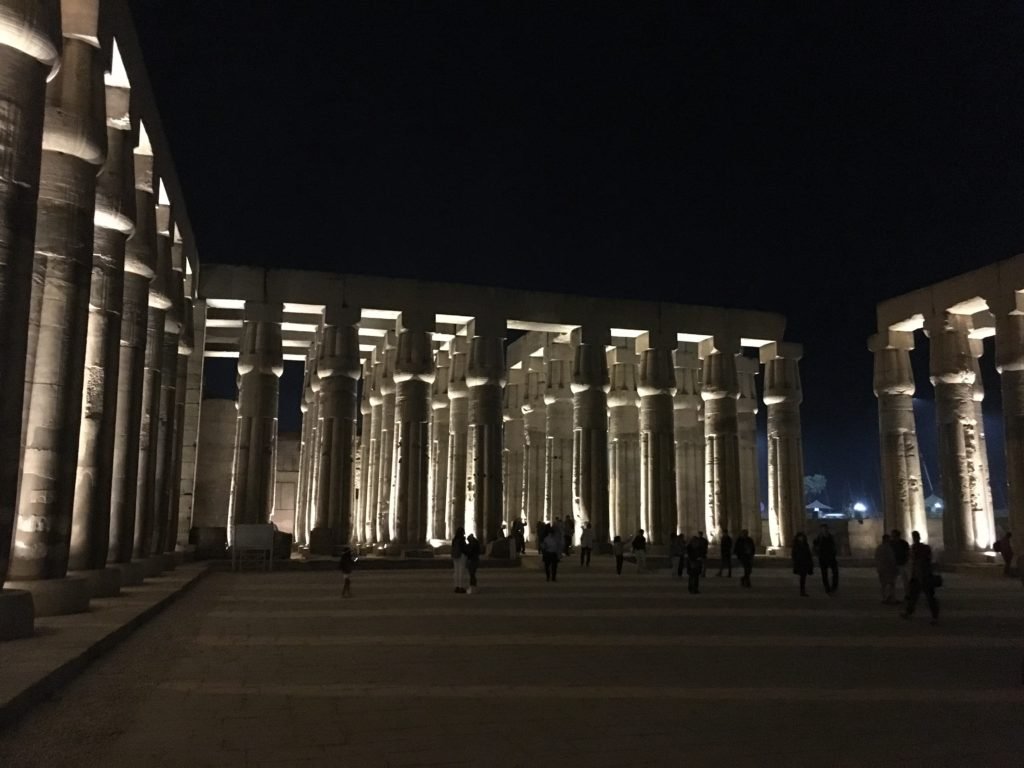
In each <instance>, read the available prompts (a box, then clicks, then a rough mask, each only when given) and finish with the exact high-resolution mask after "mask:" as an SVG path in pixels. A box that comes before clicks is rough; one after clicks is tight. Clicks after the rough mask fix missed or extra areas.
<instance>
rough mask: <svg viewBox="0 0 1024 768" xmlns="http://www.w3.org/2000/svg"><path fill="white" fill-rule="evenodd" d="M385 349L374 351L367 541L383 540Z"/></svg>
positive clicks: (367, 489)
mask: <svg viewBox="0 0 1024 768" xmlns="http://www.w3.org/2000/svg"><path fill="white" fill-rule="evenodd" d="M383 356H384V350H383V348H382V347H377V349H375V350H374V351H373V358H372V360H373V362H372V364H371V375H370V381H369V385H370V462H369V466H368V468H367V472H366V512H365V515H366V533H365V536H366V543H367V544H378V543H380V541H381V535H380V524H379V518H378V517H377V492H378V490H379V488H378V486H379V484H380V435H381V423H380V422H381V418H382V416H383V413H384V395H383V394H381V391H380V377H381V372H382V371H383V369H384V362H383Z"/></svg>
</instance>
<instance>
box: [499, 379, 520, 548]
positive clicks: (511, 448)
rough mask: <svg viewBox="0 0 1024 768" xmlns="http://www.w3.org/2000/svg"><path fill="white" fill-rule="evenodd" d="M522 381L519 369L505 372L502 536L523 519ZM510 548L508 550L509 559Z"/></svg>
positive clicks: (508, 533)
mask: <svg viewBox="0 0 1024 768" xmlns="http://www.w3.org/2000/svg"><path fill="white" fill-rule="evenodd" d="M525 378H526V375H525V373H524V372H523V370H522V368H518V369H516V370H511V371H509V372H508V381H507V382H506V384H505V391H504V392H503V408H504V411H503V414H502V415H503V418H504V428H503V433H504V441H505V445H504V451H503V454H502V478H501V487H502V495H503V496H504V501H503V502H502V506H503V507H504V510H505V514H504V521H505V522H506V523H507V524H508V528H507V529H506V531H505V535H506V536H511V535H512V523H513V521H515V520H522V519H523V473H524V465H523V463H524V461H525V458H526V455H525V454H526V431H525V429H524V428H523V392H524V390H525V384H524V380H525ZM514 552H515V550H514V549H510V550H509V555H510V556H511V555H512V554H513V553H514Z"/></svg>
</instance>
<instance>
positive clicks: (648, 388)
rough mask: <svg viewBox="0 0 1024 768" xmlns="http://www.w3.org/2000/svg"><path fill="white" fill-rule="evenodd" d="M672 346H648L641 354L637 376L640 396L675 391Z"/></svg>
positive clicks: (672, 393) (669, 393) (672, 392)
mask: <svg viewBox="0 0 1024 768" xmlns="http://www.w3.org/2000/svg"><path fill="white" fill-rule="evenodd" d="M641 338H642V337H641ZM674 346H675V345H674V344H673V346H672V347H668V346H656V347H648V348H647V349H645V350H644V351H643V353H642V354H641V356H640V365H639V368H638V372H639V376H638V377H637V391H638V392H639V393H640V396H641V397H650V396H652V395H674V394H675V393H676V374H675V369H674V368H673V366H672V362H673V361H672V351H673V348H674Z"/></svg>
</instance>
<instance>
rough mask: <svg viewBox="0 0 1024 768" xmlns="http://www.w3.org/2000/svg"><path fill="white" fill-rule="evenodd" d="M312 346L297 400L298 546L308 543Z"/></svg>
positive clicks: (294, 528) (296, 525) (307, 357)
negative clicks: (299, 428) (298, 411)
mask: <svg viewBox="0 0 1024 768" xmlns="http://www.w3.org/2000/svg"><path fill="white" fill-rule="evenodd" d="M312 354H313V347H312V346H310V348H309V349H308V350H306V363H305V367H304V368H303V372H302V398H301V399H300V401H299V410H300V411H301V412H302V428H301V430H300V432H299V481H298V484H297V487H296V489H295V522H294V523H293V525H292V530H293V532H294V536H295V543H296V544H297V545H298V546H300V547H305V546H307V545H308V544H309V537H308V531H309V514H308V513H309V475H310V466H309V465H310V461H311V456H310V453H311V451H312V448H313V444H312V435H313V419H314V417H315V414H314V413H313V412H311V410H310V402H311V400H312V395H313V390H312V388H311V387H310V378H311V376H312V373H313V366H314V365H315V363H314V360H315V358H313V357H312Z"/></svg>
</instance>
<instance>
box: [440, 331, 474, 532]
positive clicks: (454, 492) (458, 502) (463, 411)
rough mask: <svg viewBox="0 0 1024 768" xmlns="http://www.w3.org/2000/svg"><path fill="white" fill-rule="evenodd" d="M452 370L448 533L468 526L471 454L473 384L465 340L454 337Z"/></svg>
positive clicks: (449, 408)
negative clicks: (470, 409) (467, 511)
mask: <svg viewBox="0 0 1024 768" xmlns="http://www.w3.org/2000/svg"><path fill="white" fill-rule="evenodd" d="M453 344H454V346H453V347H452V355H451V370H450V372H449V374H448V402H449V407H448V427H449V432H448V525H447V528H448V533H447V535H446V537H445V538H447V539H451V538H452V536H454V535H455V530H456V529H457V528H465V527H466V467H467V461H468V458H469V448H468V439H469V386H468V385H467V383H466V368H467V364H468V355H467V353H466V350H465V347H463V346H462V341H461V340H460V339H458V338H456V339H455V340H454V341H453Z"/></svg>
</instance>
